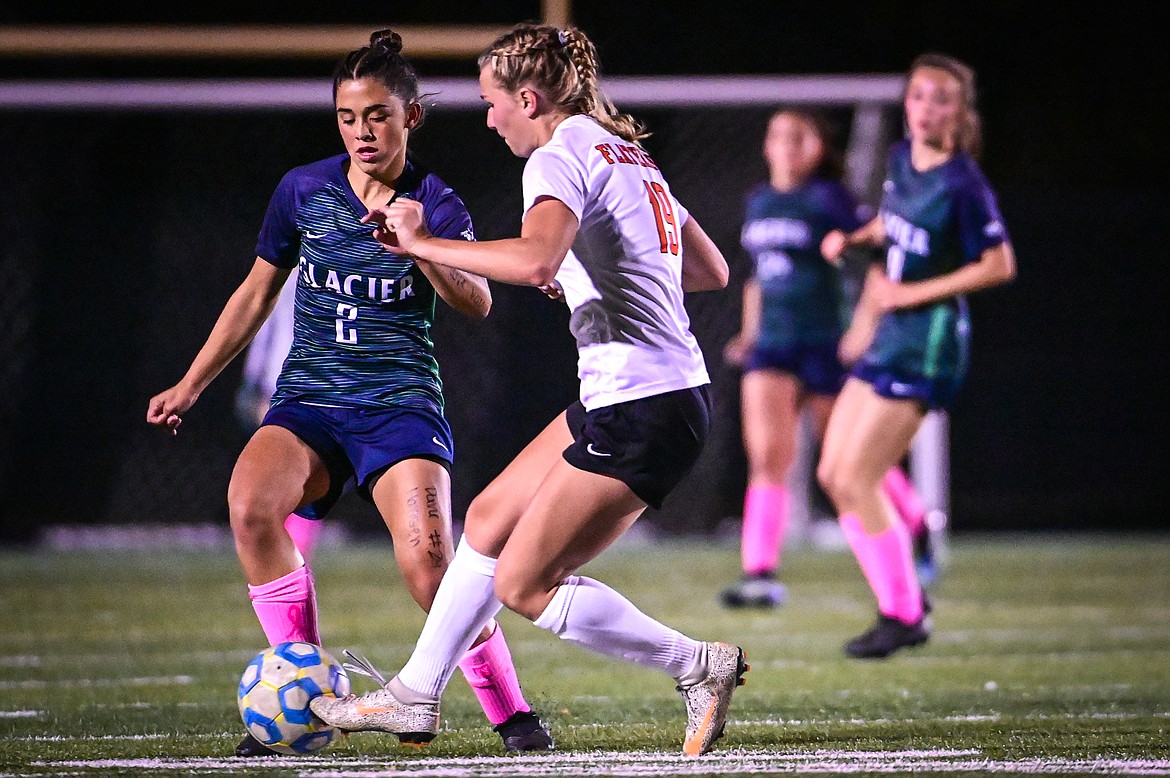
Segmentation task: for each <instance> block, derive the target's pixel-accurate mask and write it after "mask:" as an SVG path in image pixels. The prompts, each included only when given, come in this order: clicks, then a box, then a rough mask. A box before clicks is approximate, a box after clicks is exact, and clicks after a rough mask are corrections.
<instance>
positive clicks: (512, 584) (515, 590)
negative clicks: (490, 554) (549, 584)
mask: <svg viewBox="0 0 1170 778" xmlns="http://www.w3.org/2000/svg"><path fill="white" fill-rule="evenodd" d="M495 589H496V597H497V598H499V600H500V602H501V603H503V605H504V607H505V608H507V609H508V610H510V611H512V612H514V613H518V614H520V615H521V616H523V617H524V618H526V619H528V620H529V621H536V620H537V619H538V618H540V614H541V613H543V612H544V609H545V606H546V605H547V604H548V603H547V602H546V600H547V596H546V597H544V598H543V599H542V598H541V596H540V595H542V594H543V595H547V594H548V590H547V589H542V588H541V587H540V586H538V585H537V584H536V582H535V581H533V580H532V578H531V577H529V576H525V575H523V574H519V573H513V572H512V571H510V570H508V569H506V568H505V569H503V570H501V569H500V567H497V568H496V578H495Z"/></svg>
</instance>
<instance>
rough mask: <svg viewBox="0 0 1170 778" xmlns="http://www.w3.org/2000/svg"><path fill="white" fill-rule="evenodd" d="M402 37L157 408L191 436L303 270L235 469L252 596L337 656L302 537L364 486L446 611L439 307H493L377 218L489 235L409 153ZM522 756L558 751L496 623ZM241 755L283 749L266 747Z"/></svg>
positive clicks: (491, 713)
mask: <svg viewBox="0 0 1170 778" xmlns="http://www.w3.org/2000/svg"><path fill="white" fill-rule="evenodd" d="M401 49H402V39H401V38H400V37H399V36H398V34H397V33H395V32H393V31H391V30H382V31H379V32H376V33H374V34H373V35H371V36H370V44H369V45H368V46H365V47H362V48H360V49H356V50H355V51H352V52H350V53H349V55H347V56H346V57H345V58H344V59H343V60H342V61H341V62H340V63H338V66H337V68H336V69H335V71H334V76H333V97H334V103H335V108H336V114H337V127H338V130H339V131H340V134H341V137H342V140H343V141H344V143H345V149H346V153H344V154H339V155H336V156H332V157H329V158H327V159H323V160H320V161H318V162H314V163H311V164H308V165H303V166H301V167H297V168H294V169H293V170H291V171H289V172H288V173H287V174H285V176H284V177H283V179H282V180H281V181H280V184H279V185H278V187H277V189H276V191H275V193H274V194H273V196H272V199H271V201H270V203H269V206H268V212H267V214H266V215H265V218H264V223H263V226H262V227H261V230H260V236H259V239H258V241H257V249H256V255H257V256H256V260H255V262H254V263H253V266H252V270H251V272H250V273H249V274H248V276H247V278H246V279H245V280H244V282H243V283H242V284H241V285H240V287H239V288H238V289H237V290H236V292H235V293H234V294H233V295H232V297H231V298H230V299H229V300H228V302H227V305H226V306H225V307H224V310H223V312H222V313H221V314H220V317H219V320H218V321H217V322H216V324H215V327H214V328H213V329H212V331H211V335H210V336H209V337H208V339H207V342H206V343H205V344H204V346H203V348H202V349H201V350H200V351H199V353H198V355H196V357H195V360H194V361H193V362H192V364H191V367H190V368H189V369H188V371H187V373H186V375H185V376H184V377H183V379H182V380H181V381H179V383H178V384H176V385H175V386H173V387H171V388H170V389H167V390H166V391H164V392H162V393H160V394H158V395H157V396H155V397H154V398H152V399H151V400H150V404H149V407H148V411H147V421H148V422H149V423H151V424H154V425H157V426H159V427H163V428H167V429H169V430H171V432H172V433H174V432H177V430H178V427H179V424H180V423H181V416H182V414H184V413H185V412H186V411H187V410H188V409H189V408H191V406H192V405H194V404H195V401H196V400H197V399H198V397H199V395H200V393H202V392H203V390H204V389H206V387H207V386H208V384H210V383H211V381H212V380H213V379H214V378H215V376H217V375H218V374H219V373H220V372H221V371H222V370H223V369H224V367H225V366H226V365H227V364H228V363H229V362H230V361H231V360H232V359H233V358H234V357H235V356H236V355H237V354H239V353H240V351H241V350H242V349H243V348H244V347H245V346H246V345H247V344H248V342H249V341H250V340H251V338H252V337H253V336H254V335H255V334H256V332H257V330H258V329H259V328H260V326H261V324H262V322H264V320H265V319H266V318H267V317H268V316H269V314H270V313H271V311H272V309H273V307H274V305H275V303H276V300H277V297H278V296H279V295H280V293H281V289H282V287H283V286H284V283H285V279H286V278H287V277H288V275H289V273H290V272H296V273H297V274H298V281H297V287H296V296H295V301H294V311H295V313H294V328H293V339H292V345H291V348H290V350H289V353H288V358H287V360H286V361H285V363H284V367H283V369H282V370H281V373H280V377H279V379H278V380H277V385H276V392H275V395H274V396H273V400H272V407H271V409H270V410H269V411H268V412H267V414H265V416H264V419H263V422H262V423H261V426H260V428H259V429H258V430H256V432H255V433H254V434H253V435H252V437H251V439H250V440H249V441H248V443H247V445H246V446H245V447H244V450H243V452H242V453H241V454H240V457H239V459H238V460H237V462H236V466H235V470H234V471H233V473H232V478H231V483H230V485H229V487H228V508H229V512H230V517H231V526H232V533H233V535H234V537H235V542H236V551H237V553H238V555H239V558H240V563H241V565H242V567H243V569H244V573H245V576H246V577H247V581H248V592H249V596H250V598H251V600H252V605H253V607H254V609H255V611H256V615H257V616H258V618H259V620H260V624H261V626H262V627H263V629H264V634H265V636H266V637H267V638H268V640H269V642H270V643H274V644H275V643H279V642H282V641H286V640H303V641H307V642H310V643H316V644H320V643H321V639H320V635H319V632H318V627H317V615H316V614H317V604H316V594H315V591H314V583H313V576H312V573H311V571H310V569H309V566H308V564H306V562H305V560H304V558H303V557H302V555H301V554H300V553H299V552H298V551H297V549H296V547H295V545H294V544H293V542H292V540H291V539H290V537H289V534H288V532H287V531H286V529H285V521H286V517H287V516H288V515H289V514H290V513H292V512H294V511H295V512H296V513H298V514H299V515H301V516H303V517H306V518H309V519H319V518H322V517H323V516H324V515H325V514H326V513H327V512H328V511H329V509H330V507H332V505H333V504H334V503H335V501H336V500H337V498H338V497H339V496H340V495H341V493H342V491H343V490H344V489H345V488H346V487H347V485H348V484H352V485H353V486H354V488H356V490H357V492H358V493H359V494H360V495H361V496H363V497H364V498H366V499H368V500H371V501H372V502H373V503H374V504H375V505H376V506H377V508H378V511H379V513H380V514H381V515H382V518H383V519H384V521H385V523H386V526H387V527H388V528H389V530H390V534H391V536H392V537H393V540H394V554H395V557H396V559H397V561H398V567H399V570H400V572H401V573H402V575H403V578H404V579H405V582H406V585H407V588H408V589H409V590H410V593H411V596H412V597H414V599H415V601H416V602H417V603H418V604H419V605H420V606H421V607H422V608H423V609H424V610H429V609H430V607H431V604H432V602H433V599H434V595H435V592H436V591H437V589H438V587H439V581H440V579H441V578H442V576H443V574H444V572H445V571H446V569H447V567H448V565H449V563H450V560H451V558H452V556H453V554H454V541H453V539H452V528H451V495H450V491H451V481H450V473H449V468H450V467H451V463H452V462H453V459H454V442H453V440H452V436H451V431H450V428H449V427H448V425H447V422H446V419H445V418H444V416H443V394H442V385H441V382H440V379H439V372H438V365H437V363H436V361H435V357H434V353H433V345H434V344H433V343H432V341H431V335H430V331H431V325H432V323H433V321H434V315H435V304H436V298H437V297H441V298H442V299H443V300H444V301H446V302H447V303H448V304H450V305H451V306H452V307H454V308H455V309H456V310H458V311H460V312H461V313H464V314H466V315H468V316H470V317H472V318H482V317H484V316H486V315H487V313H488V311H489V309H490V307H491V293H490V290H489V287H488V283H487V280H486V279H484V278H483V277H482V276H479V275H476V274H474V273H468V272H465V271H462V270H458V269H454V268H448V267H442V266H439V265H434V264H431V263H428V262H424V261H421V260H416V259H413V258H411V257H410V256H409V255H407V254H406V253H404V252H394V251H390V250H388V249H387V248H386V247H385V246H383V245H382V244H381V243H380V242H379V241H377V240H376V239H375V238H374V237H373V235H372V232H373V226H372V225H367V224H365V223H363V221H362V217H363V216H365V214H366V213H367V212H368V211H369V210H370V209H371V208H374V207H376V206H379V205H384V204H386V203H387V202H390V201H392V200H393V199H395V198H397V197H399V196H409V197H410V198H411V199H412V200H413V201H416V202H419V203H421V204H422V207H423V209H424V212H425V218H426V224H427V227H428V229H430V230H431V231H432V232H434V234H436V235H443V236H444V237H447V238H451V239H454V240H459V241H472V240H474V233H473V229H472V223H471V218H470V216H469V215H468V213H467V209H466V207H465V206H464V204H463V202H462V200H461V199H460V198H459V197H458V196H457V195H456V194H455V193H454V192H453V191H452V190H451V189H450V188H449V187H447V186H446V184H444V183H443V181H441V180H440V179H439V178H438V177H437V176H436V175H434V174H433V173H430V172H428V171H426V170H424V169H423V168H421V167H420V166H419V165H418V164H416V163H415V162H414V161H413V160H412V159H411V157H410V156H409V155H408V154H407V142H408V139H409V136H410V132H411V131H412V130H413V129H415V128H417V127H418V126H419V125H420V124H421V123H422V121H423V117H424V109H423V105H422V103H421V102H420V101H419V86H418V77H417V75H416V73H415V71H414V68H413V67H412V66H411V65H410V63H409V62H407V60H406V59H404V58H403V56H402V54H401ZM459 666H460V667H461V669H462V670H463V672H464V674H465V675H466V676H467V678H468V681H469V682H470V683H471V685H472V688H473V689H474V691H475V693H476V696H477V697H478V698H479V701H480V703H481V704H482V705H483V707H484V711H485V713H487V715H488V718H489V719H490V720H491V722H492V724H494V725H496V729H497V731H498V732H499V733H500V735H501V737H502V738H503V739H504V745H505V748H506V750H531V749H547V748H551V747H552V745H553V744H552V739H551V738H550V737H549V735H548V732H547V730H546V729H545V728H544V725H543V724H542V723H541V722H540V720H539V718H537V717H536V715H535V714H534V713H532V711H531V709H530V708H529V707H528V704H527V703H526V702H525V700H524V697H523V694H522V693H521V690H520V686H519V684H518V682H517V680H516V673H515V669H514V668H513V666H512V660H511V656H510V654H509V651H508V647H507V644H506V643H505V642H504V637H503V633H502V632H501V630H500V629H499V625H497V624H496V623H495V622H494V621H493V622H490V623H488V624H487V626H486V627H485V628H484V629H483V630H482V631H481V632H480V633H479V634H478V635H477V636H476V639H475V641H474V643H473V647H472V648H471V650H470V651H468V652H467V654H465V655H464V656H463V657H461V660H460V665H459ZM236 752H237V754H239V755H241V756H255V755H260V754H265V753H268V752H267V749H264V747H263V746H261V745H260V744H259V743H257V742H256V741H255V740H254V739H252V738H251V737H250V736H249V737H247V738H245V740H244V741H243V742H242V743H240V745H239V746H238V747H237V751H236Z"/></svg>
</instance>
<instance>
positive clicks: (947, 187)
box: [861, 140, 1008, 382]
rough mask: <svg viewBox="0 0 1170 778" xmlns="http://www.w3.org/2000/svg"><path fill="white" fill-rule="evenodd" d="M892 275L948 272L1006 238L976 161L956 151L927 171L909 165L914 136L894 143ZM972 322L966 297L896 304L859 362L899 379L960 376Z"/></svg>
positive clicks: (886, 213) (890, 171) (888, 186)
mask: <svg viewBox="0 0 1170 778" xmlns="http://www.w3.org/2000/svg"><path fill="white" fill-rule="evenodd" d="M881 217H882V223H883V225H884V227H885V231H886V235H887V239H886V275H887V276H888V277H889V278H890V279H892V280H894V281H905V282H914V281H922V280H924V279H928V278H934V277H936V276H941V275H944V274H946V273H950V272H952V271H954V270H956V269H958V268H959V267H962V266H963V265H965V264H967V263H969V262H974V261H976V260H978V259H979V257H980V255H981V254H982V253H983V252H984V251H985V250H986V249H988V248H991V247H993V246H997V245H999V244H1001V243H1003V242H1004V241H1006V240H1007V239H1008V236H1007V232H1006V230H1005V228H1004V224H1003V220H1002V218H1001V216H1000V213H999V206H998V204H997V202H996V198H995V194H994V192H993V191H992V189H991V186H990V185H989V184H988V182H987V180H986V178H985V177H984V175H983V172H982V171H981V170H980V169H979V166H978V164H976V162H975V161H974V160H973V159H972V158H971V157H970V156H968V155H967V154H964V153H962V152H958V153H956V154H955V156H954V157H952V158H951V159H950V160H948V161H947V162H945V163H944V164H942V165H939V166H938V167H935V168H932V169H930V170H927V171H925V172H918V171H916V170H914V168H913V167H912V166H911V164H910V142H909V141H907V140H903V141H900V142H898V143H896V144H894V146H893V148H892V149H891V152H890V156H889V163H888V168H887V174H886V181H885V183H884V185H883V193H882V201H881ZM969 340H970V321H969V314H968V310H967V301H966V299H965V298H964V297H963V296H961V295H960V296H957V297H952V298H948V299H946V300H940V301H938V302H935V303H931V304H929V305H924V306H920V307H917V308H906V309H899V310H895V311H890V312H889V313H887V314H885V315H884V316H883V317H882V318H881V321H880V322H879V323H878V329H877V333H876V335H875V336H874V341H873V344H872V345H871V346H870V348H869V351H868V352H867V353H866V354H865V356H864V357H863V358H862V360H861V363H862V365H863V366H864V367H865V368H866V370H867V372H870V373H872V372H874V371H875V370H883V371H887V372H888V373H889V374H891V375H892V376H894V377H896V378H897V380H900V381H906V382H910V381H914V380H917V379H920V378H925V379H928V380H938V379H946V380H949V381H951V382H958V381H961V380H962V378H963V376H964V375H965V373H966V369H967V351H968V347H969Z"/></svg>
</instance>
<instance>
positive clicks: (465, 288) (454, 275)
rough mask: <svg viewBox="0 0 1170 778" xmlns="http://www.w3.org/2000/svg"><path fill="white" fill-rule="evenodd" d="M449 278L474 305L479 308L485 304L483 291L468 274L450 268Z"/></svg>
mask: <svg viewBox="0 0 1170 778" xmlns="http://www.w3.org/2000/svg"><path fill="white" fill-rule="evenodd" d="M447 280H448V281H450V282H451V285H452V286H454V287H455V288H456V289H458V290H459V292H460V293H461V294H462V295H463V296H465V297H466V298H467V300H468V302H470V303H471V304H472V305H474V306H475V307H477V308H478V307H481V306H482V305H483V302H484V299H483V292H481V291H480V290H479V287H478V286H476V285H474V284H472V283H471V282H470V281H468V280H467V276H466V275H465V274H464V273H463V272H462V271H460V270H456V269H455V268H449V272H448V273H447Z"/></svg>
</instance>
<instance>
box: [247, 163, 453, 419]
mask: <svg viewBox="0 0 1170 778" xmlns="http://www.w3.org/2000/svg"><path fill="white" fill-rule="evenodd" d="M347 160H348V156H347V155H345V154H339V155H337V156H334V157H330V158H328V159H323V160H320V161H318V162H314V163H311V164H308V165H304V166H301V167H297V168H294V169H293V170H290V171H289V172H288V173H286V174H285V176H284V178H283V179H281V182H280V184H279V185H278V186H277V188H276V191H275V192H274V193H273V195H272V199H271V201H270V202H269V205H268V212H267V214H266V215H265V217H264V223H263V226H262V227H261V229H260V236H259V239H258V241H257V244H256V255H257V256H259V257H260V258H262V259H264V260H266V261H268V262H271V263H272V264H273V265H276V266H277V267H281V268H294V269H296V272H297V274H298V281H297V287H296V297H295V303H294V325H293V340H292V347H291V348H290V350H289V355H288V359H287V360H285V363H284V368H283V369H282V370H281V373H280V377H279V379H277V383H276V393H275V394H274V395H273V401H272V402H273V405H279V404H280V403H282V402H285V401H288V400H294V399H295V400H298V401H301V402H305V403H310V404H317V405H328V406H333V407H342V408H363V407H367V408H368V407H374V408H386V407H399V406H409V407H424V408H431V409H434V410H436V411H438V412H440V413H441V412H442V409H443V394H442V383H441V381H440V378H439V367H438V363H437V362H436V361H435V357H434V343H433V341H432V340H431V335H430V331H431V326H432V324H433V323H434V317H435V299H436V297H437V293H436V292H435V290H434V287H432V286H431V284H430V282H429V281H428V280H427V278H426V276H425V275H424V274H423V273H422V271H420V270H419V268H418V266H417V265H415V264H414V262H413V261H412V260H411V259H410V258H408V257H405V256H402V255H399V254H396V253H394V252H392V251H390V250H389V249H387V248H386V247H385V246H383V245H382V244H381V243H379V242H378V241H377V240H376V239H375V238H374V237H373V235H372V233H373V230H374V225H373V224H362V223H361V218H362V217H363V216H364V215H365V214H366V212H367V209H366V207H365V205H363V204H362V202H361V200H360V199H359V198H358V196H357V194H356V193H355V192H354V191H353V188H352V187H351V186H350V185H349V182H348V180H347V179H346V174H345V163H346V161H347ZM398 194H399V195H400V196H405V197H410V198H411V199H414V200H418V201H419V202H421V203H422V204H423V210H424V213H425V214H426V221H427V227H428V228H429V229H430V231H431V233H432V234H434V235H436V236H438V237H442V238H454V239H462V240H474V239H475V235H474V231H473V227H472V223H471V217H470V215H469V214H468V213H467V208H466V206H465V205H464V204H463V201H462V200H461V199H460V198H459V196H458V195H456V194H455V192H454V191H452V190H451V188H450V187H448V186H447V185H446V184H444V183H443V181H442V180H440V179H439V178H438V177H437V176H435V175H434V174H433V173H429V172H427V171H425V170H423V169H421V168H419V167H417V166H416V165H414V164H413V163H412V162H410V161H409V160H408V162H407V166H406V170H405V171H404V172H403V175H402V178H401V179H400V181H399V190H398Z"/></svg>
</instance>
